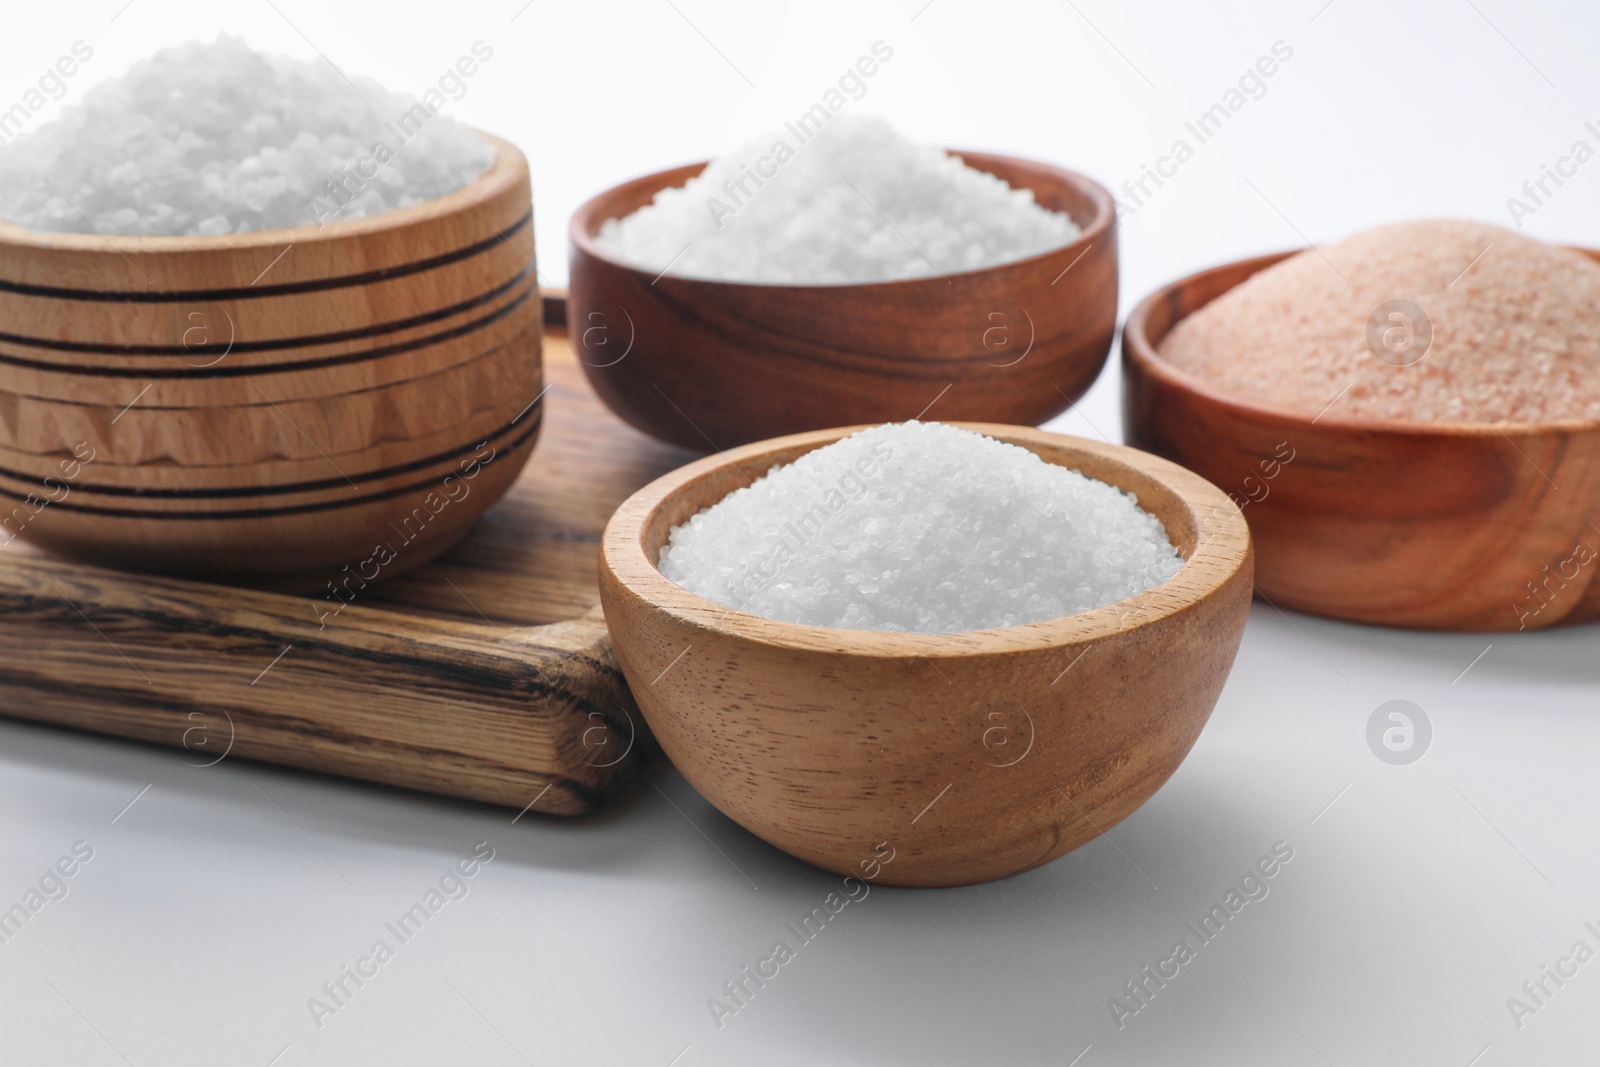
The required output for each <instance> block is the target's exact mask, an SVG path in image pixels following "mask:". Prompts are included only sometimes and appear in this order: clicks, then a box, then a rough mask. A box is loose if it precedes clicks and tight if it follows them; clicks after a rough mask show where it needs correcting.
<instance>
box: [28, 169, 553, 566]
mask: <svg viewBox="0 0 1600 1067" xmlns="http://www.w3.org/2000/svg"><path fill="white" fill-rule="evenodd" d="M489 140H490V141H491V142H492V143H493V144H494V145H495V147H496V149H497V156H496V160H495V162H494V164H493V165H491V167H490V169H489V170H488V171H487V172H485V173H484V174H483V175H482V176H480V177H479V178H478V179H476V180H475V181H474V182H472V183H470V184H469V185H467V186H466V187H464V188H463V189H462V190H461V191H460V192H459V193H458V194H451V195H450V196H447V197H443V198H440V199H437V200H432V201H428V202H426V203H422V204H417V205H414V206H412V207H408V208H403V209H400V210H398V211H394V212H389V213H386V214H383V215H379V216H374V217H372V218H366V219H355V220H350V221H343V222H335V223H332V224H330V225H327V226H325V227H322V228H304V229H295V230H277V231H266V232H260V233H249V234H232V235H227V236H222V237H113V238H106V237H102V236H100V235H98V234H91V235H70V234H69V235H62V234H39V233H32V232H29V231H25V230H21V229H19V228H17V227H15V226H8V225H0V525H3V526H4V527H5V528H6V530H7V531H8V532H10V533H16V534H20V536H22V537H24V538H27V539H29V540H32V541H34V542H36V543H38V544H41V545H44V546H47V547H49V548H50V549H51V550H52V551H55V552H57V553H59V554H63V555H69V556H73V557H75V558H79V559H82V560H85V561H89V562H94V563H98V564H102V565H107V566H116V567H122V568H130V569H139V570H147V571H154V572H160V573H168V574H179V575H186V576H191V577H206V578H220V579H241V578H252V579H257V580H261V581H267V582H271V583H275V584H281V585H285V586H292V585H297V584H298V585H302V586H307V587H313V588H314V587H317V586H320V585H322V584H323V583H324V582H326V581H327V580H328V579H330V578H337V577H338V576H339V575H340V574H341V573H342V572H343V570H344V568H346V567H347V566H349V567H358V566H360V565H361V564H362V562H363V561H364V560H366V559H367V558H369V557H370V556H371V555H372V554H373V552H374V550H375V548H376V547H377V546H378V545H379V544H380V543H382V542H383V541H384V540H385V539H387V538H389V537H391V536H392V534H391V533H390V531H391V529H394V530H400V528H401V527H403V526H405V524H406V522H407V519H408V517H410V518H411V520H412V523H413V525H419V524H421V525H427V527H428V529H427V531H426V533H425V534H423V533H420V532H416V531H412V532H413V533H415V534H416V535H415V536H406V538H405V541H406V550H405V551H404V552H403V553H400V554H399V557H398V558H397V559H396V560H394V561H392V562H390V563H389V564H387V565H386V566H387V568H388V570H389V571H391V572H394V573H398V572H399V571H400V570H403V569H406V568H409V567H414V566H418V565H420V564H422V563H425V562H426V561H427V560H428V559H429V558H431V556H432V555H434V554H437V553H438V552H440V551H443V550H444V549H445V548H447V547H449V546H450V545H451V544H453V543H455V542H456V541H457V540H459V539H460V538H461V537H462V536H463V535H464V534H465V533H466V530H467V528H468V527H469V526H470V525H471V523H472V520H473V519H474V518H475V517H476V516H477V514H478V513H480V512H481V511H482V510H483V509H484V508H485V507H487V506H488V505H489V504H491V503H492V502H493V501H494V500H495V499H497V498H498V496H499V495H500V493H501V492H503V491H504V490H505V489H506V488H507V487H509V486H510V485H511V484H512V483H513V482H514V481H515V480H516V477H517V474H518V472H519V470H520V468H521V465H522V464H523V463H524V462H525V461H526V460H527V457H528V456H529V454H530V453H531V452H532V449H533V446H534V442H535V440H536V437H537V434H538V431H539V427H540V424H541V420H542V412H541V411H540V410H539V407H538V403H537V398H538V397H539V396H540V393H541V390H542V387H543V378H542V374H541V370H540V359H539V349H540V335H541V323H540V315H539V310H540V306H541V305H540V301H539V293H538V287H537V284H536V280H535V270H534V265H533V233H532V222H531V200H530V195H531V194H530V184H529V178H528V169H527V161H526V159H524V158H523V156H522V154H521V153H520V152H519V151H518V150H517V149H516V148H515V147H513V146H512V145H510V144H508V143H506V142H504V141H500V140H498V139H495V138H489ZM480 449H481V450H482V451H479V450H480ZM486 457H487V458H486ZM469 465H470V466H471V469H472V470H473V473H472V475H471V477H472V479H474V480H473V484H472V485H471V486H470V490H471V491H470V492H462V491H461V488H460V487H461V486H462V485H463V484H464V479H465V477H466V474H465V471H466V469H467V468H468V466H469ZM442 491H443V492H449V493H451V494H452V495H454V496H455V497H456V498H455V499H452V500H451V501H450V502H449V506H448V507H447V508H440V507H438V506H437V504H438V502H439V500H440V499H441V496H440V494H441V492H442ZM41 501H48V507H44V508H40V507H39V504H40V502H41ZM418 509H422V510H421V511H420V512H419V510H418ZM423 517H425V518H426V519H427V521H426V523H422V521H421V520H422V518H423ZM402 533H403V532H402Z"/></svg>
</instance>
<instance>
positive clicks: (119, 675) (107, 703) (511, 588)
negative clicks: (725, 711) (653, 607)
mask: <svg viewBox="0 0 1600 1067" xmlns="http://www.w3.org/2000/svg"><path fill="white" fill-rule="evenodd" d="M545 309H546V315H545V317H546V323H547V327H548V329H549V333H548V335H547V337H546V340H545V347H544V359H545V373H546V376H547V380H548V381H549V383H550V388H549V392H548V393H547V395H546V396H545V398H544V399H545V405H546V407H545V424H544V429H543V431H542V434H541V438H540V440H539V444H538V448H537V450H536V451H535V452H534V455H533V458H532V460H530V461H529V463H528V466H527V469H526V470H525V471H524V472H523V473H522V476H521V478H520V479H519V481H518V482H517V484H516V486H515V487H514V488H513V489H512V490H511V492H510V493H509V494H508V495H507V496H506V497H505V498H504V499H502V500H501V501H500V503H498V504H497V505H495V506H494V507H493V508H492V509H490V511H489V512H488V513H487V514H486V515H485V516H484V517H483V518H482V519H480V520H479V522H478V524H477V526H476V527H475V528H474V529H473V531H472V533H471V534H470V535H469V536H468V538H467V539H466V540H465V541H463V542H462V543H461V544H460V545H458V546H457V547H456V548H455V549H453V550H451V551H450V552H448V553H446V554H445V555H444V556H442V557H441V558H439V559H438V560H436V561H434V562H433V563H431V564H428V565H426V566H424V567H420V568H418V569H417V570H415V571H412V572H411V573H409V574H405V575H402V576H400V577H398V578H395V579H393V580H392V581H389V582H386V583H383V584H381V585H375V586H373V587H371V588H369V589H367V590H365V591H363V592H362V593H360V595H359V596H358V597H357V599H356V600H355V601H354V602H353V603H350V604H349V605H347V606H345V607H344V608H343V609H342V610H340V611H339V612H338V613H337V614H336V615H332V616H327V617H324V614H323V613H324V612H326V611H327V610H328V609H329V608H330V607H333V606H336V605H335V604H333V603H332V602H330V601H328V600H326V599H323V598H321V597H314V596H313V597H302V596H290V595H286V594H282V593H273V592H263V591H259V590H253V589H241V588H234V587H229V586H220V585H212V584H207V583H202V582H194V581H188V580H184V579H177V578H162V577H153V576H148V575H137V574H129V573H124V572H120V571H113V570H106V569H103V568H99V567H91V566H86V565H83V564H80V563H72V562H67V561H64V560H60V559H56V558H52V557H50V556H47V555H46V554H44V553H42V552H40V551H38V550H36V549H33V548H30V547H29V546H27V545H25V544H23V543H22V542H20V541H13V542H11V543H10V544H9V545H6V546H5V547H0V714H3V715H6V716H10V717H14V718H21V719H34V720H37V721H40V722H47V723H55V724H58V725H62V726H70V727H76V728H79V729H85V730H94V731H97V732H100V733H108V734H116V735H119V736H122V737H130V738H136V739H138V740H141V741H153V742H156V743H158V744H166V745H178V746H182V747H183V748H185V749H188V750H189V752H190V755H189V756H187V757H186V759H187V760H188V762H190V763H194V764H196V765H201V764H205V763H209V762H211V761H213V760H219V759H222V758H227V759H254V760H265V761H268V762H271V763H281V764H286V765H289V766H293V767H302V768H306V769H309V770H314V771H325V772H328V773H330V774H339V775H345V776H348V777H351V778H362V779H366V780H369V781H374V782H385V783H388V784H390V785H398V786H406V787H409V788H412V789H422V790H427V791H429V792H434V793H443V794H446V795H449V796H456V797H465V798H468V799H472V800H481V801H488V802H490V803H496V804H507V805H512V806H514V807H517V808H523V807H524V806H528V807H530V808H531V809H532V810H534V811H542V812H550V813H554V814H563V815H572V814H579V813H582V812H585V811H588V810H590V809H592V808H594V807H595V806H596V805H598V804H600V803H601V802H602V801H603V800H604V799H605V798H606V797H607V796H608V795H610V794H611V793H613V792H615V791H616V790H617V789H618V788H619V787H620V786H621V785H622V784H623V783H624V782H626V781H627V779H628V778H630V777H631V776H632V775H633V774H634V772H635V771H637V769H638V768H639V766H640V765H641V763H642V762H643V761H644V760H645V759H646V758H648V757H649V755H650V754H652V753H653V752H654V751H655V745H654V741H653V740H652V739H651V738H650V736H649V733H648V731H647V729H646V727H645V725H644V720H643V719H642V718H641V717H640V715H639V713H638V710H637V708H636V707H635V705H634V703H633V698H632V697H631V696H630V695H629V693H628V689H627V685H626V684H625V683H624V681H623V679H622V675H621V673H620V672H619V671H618V670H617V667H616V664H615V663H614V662H613V660H612V656H611V644H610V638H609V637H608V636H607V634H606V628H605V620H604V618H603V617H602V615H601V613H600V608H599V606H598V605H599V593H598V590H597V588H596V567H597V562H598V553H599V540H600V532H601V530H602V529H603V528H604V527H605V523H606V520H607V519H608V518H609V517H610V515H611V512H612V511H613V510H615V508H616V507H617V505H618V504H620V503H621V502H622V501H623V500H624V499H625V498H626V497H627V496H628V495H629V494H631V493H632V492H633V491H634V490H635V489H638V488H639V487H640V486H642V485H644V484H645V483H647V482H649V481H651V480H652V479H654V478H655V477H656V476H658V475H660V474H662V473H664V472H666V471H668V470H670V469H672V468H673V467H676V466H679V465H681V464H682V463H685V462H687V461H688V460H690V459H692V458H693V454H692V453H689V452H686V451H683V450H681V449H677V448H674V447H672V446H669V445H664V444H660V443H658V442H656V441H653V440H651V439H650V438H647V437H645V436H644V435H642V434H640V433H638V432H637V431H635V430H633V429H631V428H629V427H628V426H626V425H624V424H623V423H622V422H620V421H619V420H618V419H616V418H615V417H614V416H612V415H611V414H610V412H608V411H607V410H606V409H605V408H604V407H603V406H602V405H601V404H600V402H599V401H598V400H597V399H595V396H594V394H593V393H592V392H591V391H590V389H589V387H588V384H587V382H586V381H585V380H584V377H583V372H582V368H581V367H579V366H578V364H577V361H576V359H575V358H574V356H573V353H572V349H571V347H570V346H569V344H568V343H567V338H566V334H565V329H564V326H565V304H564V302H563V301H562V300H561V299H560V298H559V297H554V298H547V299H546V305H545Z"/></svg>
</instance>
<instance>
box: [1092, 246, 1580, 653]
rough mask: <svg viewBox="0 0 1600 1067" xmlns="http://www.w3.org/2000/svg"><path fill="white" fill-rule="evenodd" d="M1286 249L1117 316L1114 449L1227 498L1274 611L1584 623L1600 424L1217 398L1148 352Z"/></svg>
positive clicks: (1452, 624)
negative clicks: (1353, 414) (1119, 436)
mask: <svg viewBox="0 0 1600 1067" xmlns="http://www.w3.org/2000/svg"><path fill="white" fill-rule="evenodd" d="M1585 251H1586V250H1585ZM1293 254H1294V253H1291V252H1283V253H1278V254H1275V255H1269V256H1260V257H1257V258H1255V259H1248V260H1244V261H1241V262H1238V263H1229V264H1226V265H1224V266H1221V267H1216V268H1213V269H1211V270H1207V271H1202V272H1200V273H1199V274H1195V275H1192V276H1191V277H1188V278H1184V279H1183V280H1181V281H1178V282H1175V283H1173V284H1172V285H1169V286H1167V287H1166V288H1164V289H1160V290H1157V291H1156V292H1154V293H1152V294H1151V295H1150V296H1148V297H1146V298H1145V300H1144V301H1142V302H1141V303H1140V304H1139V306H1138V307H1136V308H1135V309H1134V311H1133V313H1132V314H1131V315H1130V316H1129V317H1128V321H1127V323H1126V325H1125V326H1124V328H1123V335H1122V340H1123V347H1122V360H1123V361H1122V367H1123V428H1124V434H1125V436H1126V437H1127V439H1128V441H1129V443H1131V444H1133V445H1136V446H1137V447H1139V448H1143V449H1146V450H1148V451H1150V452H1154V453H1156V454H1157V455H1162V456H1166V457H1167V458H1168V459H1171V460H1173V461H1174V462H1176V463H1180V464H1182V465H1183V466H1185V467H1188V468H1189V469H1191V470H1193V471H1195V472H1196V473H1198V474H1200V475H1201V476H1203V477H1205V478H1207V479H1209V480H1210V481H1212V482H1214V483H1215V484H1217V485H1218V486H1221V487H1222V488H1223V489H1224V490H1227V491H1228V492H1229V494H1230V495H1231V496H1233V497H1234V498H1235V499H1236V500H1237V501H1240V502H1241V503H1243V505H1244V511H1245V515H1246V517H1247V518H1248V519H1249V522H1250V530H1251V533H1252V534H1253V535H1254V537H1255V541H1256V546H1257V549H1258V550H1259V552H1260V562H1259V564H1258V567H1257V574H1256V584H1257V587H1258V589H1259V590H1260V592H1261V595H1262V596H1263V597H1265V598H1267V599H1269V600H1271V601H1272V602H1273V603H1274V604H1277V605H1278V606H1280V607H1290V608H1296V609H1299V610H1301V611H1307V612H1311V613H1313V614H1317V615H1327V616H1331V617H1334V618H1339V619H1349V620H1352V621H1355V622H1368V623H1376V624H1379V625H1384V626H1404V627H1415V628H1426V629H1439V630H1519V629H1538V628H1543V627H1547V626H1554V625H1556V624H1558V623H1577V622H1588V621H1591V620H1593V619H1595V618H1600V581H1597V580H1596V573H1597V572H1600V565H1597V563H1600V561H1597V556H1600V528H1597V526H1596V524H1597V523H1600V425H1597V424H1594V423H1583V422H1551V423H1496V424H1492V425H1490V424H1465V423H1428V422H1400V421H1388V420H1378V419H1362V418H1350V417H1346V416H1342V415H1339V414H1338V413H1337V412H1336V411H1329V412H1326V413H1324V414H1323V415H1322V416H1321V417H1320V418H1316V419H1315V420H1313V417H1312V416H1309V415H1302V414H1299V413H1295V412H1283V411H1277V410H1273V409H1271V408H1267V407H1263V406H1260V405H1257V404H1253V403H1250V402H1248V401H1243V400H1238V399H1234V398H1232V397H1229V396H1226V395H1224V394H1222V393H1219V392H1217V391H1216V390H1215V389H1213V388H1212V387H1211V386H1209V385H1208V384H1207V383H1205V382H1202V381H1201V380H1199V379H1198V378H1195V377H1194V376H1192V375H1189V374H1187V373H1185V372H1183V371H1181V370H1179V369H1178V368H1176V367H1174V366H1172V365H1171V364H1170V363H1168V362H1167V361H1165V360H1164V359H1162V358H1161V356H1160V355H1159V354H1158V353H1157V348H1158V346H1159V345H1160V344H1161V341H1162V339H1163V338H1165V337H1166V335H1167V333H1168V332H1169V331H1170V330H1171V329H1172V328H1173V326H1174V325H1175V324H1176V323H1177V322H1178V320H1180V319H1181V318H1183V317H1184V316H1185V315H1189V314H1191V313H1193V312H1194V311H1195V310H1197V309H1199V308H1200V307H1203V306H1204V305H1205V304H1207V303H1209V302H1210V301H1212V300H1214V299H1216V298H1217V297H1218V296H1221V295H1222V294H1223V293H1225V292H1227V291H1228V290H1229V289H1231V288H1233V287H1234V286H1235V285H1238V284H1239V283H1240V282H1242V281H1244V280H1245V279H1246V278H1248V277H1250V276H1251V275H1252V274H1255V273H1256V272H1257V271H1260V270H1264V269H1266V268H1267V267H1269V266H1271V265H1272V264H1274V263H1277V262H1278V261H1279V260H1282V259H1285V258H1287V257H1288V256H1290V255H1293ZM1586 254H1588V255H1590V256H1592V257H1594V258H1596V259H1600V252H1593V251H1586ZM1240 357H1241V358H1248V353H1241V354H1240Z"/></svg>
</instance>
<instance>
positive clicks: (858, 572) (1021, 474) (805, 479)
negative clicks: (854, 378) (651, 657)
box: [659, 422, 1183, 633]
mask: <svg viewBox="0 0 1600 1067" xmlns="http://www.w3.org/2000/svg"><path fill="white" fill-rule="evenodd" d="M659 565H660V567H661V573H662V574H664V575H666V576H667V577H668V578H670V579H672V580H673V581H675V582H677V583H678V584H680V585H682V586H683V587H685V588H686V589H688V590H689V591H690V592H693V593H696V594H698V595H699V596H702V597H705V598H706V599H707V600H710V601H713V602H715V603H718V604H721V605H723V606H725V607H729V608H734V609H736V610H739V611H743V612H746V613H749V614H752V615H760V616H762V617H764V618H769V619H777V620H781V621H784V622H795V623H804V624H806V625H810V626H831V627H836V628H841V629H851V630H895V631H905V632H911V633H957V632H961V631H965V630H983V629H989V628H991V627H996V626H1015V625H1018V624H1020V623H1026V622H1037V621H1039V620H1042V619H1053V618H1059V617H1061V616H1064V615H1073V614H1076V613H1078V612H1081V611H1088V610H1090V609H1091V608H1097V607H1100V606H1102V605H1105V604H1112V603H1115V602H1116V601H1118V600H1122V599H1125V598H1127V597H1130V596H1133V595H1134V594H1135V593H1139V592H1143V591H1144V590H1146V589H1149V588H1151V587H1152V586H1155V585H1159V584H1160V583H1161V582H1164V581H1166V580H1167V579H1168V578H1170V577H1172V576H1173V575H1174V574H1176V573H1177V572H1178V568H1179V567H1181V566H1182V565H1183V558H1182V557H1181V556H1180V555H1179V554H1178V551H1177V550H1176V549H1175V548H1174V547H1173V546H1172V542H1171V541H1170V540H1169V539H1168V537H1167V532H1166V528H1165V527H1164V526H1162V524H1161V521H1160V520H1159V519H1157V518H1156V517H1155V516H1153V515H1151V514H1150V513H1149V512H1147V511H1144V510H1143V509H1142V508H1140V507H1139V505H1138V503H1137V501H1136V500H1135V498H1134V497H1133V495H1132V494H1131V493H1127V492H1124V491H1123V490H1121V489H1118V488H1116V487H1115V486H1111V485H1107V484H1106V483H1104V482H1100V481H1096V480H1095V479H1092V478H1088V477H1085V476H1084V475H1083V474H1080V473H1079V472H1077V471H1074V470H1069V469H1067V468H1065V467H1059V466H1055V465H1053V464H1050V463H1046V462H1045V461H1043V460H1041V459H1040V458H1039V457H1038V456H1036V455H1035V454H1034V453H1032V452H1030V451H1028V450H1027V449H1025V448H1021V447H1019V446H1017V445H1012V444H1006V443H1004V442H1001V441H996V440H994V439H993V438H990V437H985V436H983V435H981V434H976V433H972V432H971V431H968V430H961V429H957V428H955V427H953V426H945V425H942V424H940V423H919V422H907V423H893V424H889V425H884V426H876V427H873V428H872V429H870V430H864V431H862V432H860V433H857V434H854V435H852V436H850V437H847V438H844V439H843V440H841V441H837V442H835V443H834V444H831V445H828V446H827V447H825V448H819V449H817V450H815V451H813V452H808V453H807V454H805V455H804V456H802V457H800V458H799V459H797V460H795V461H794V462H793V463H790V464H788V465H786V466H782V467H776V468H773V469H772V470H770V471H768V472H767V473H766V474H765V475H764V476H763V477H761V478H760V479H758V480H757V481H755V482H754V483H752V484H751V485H749V486H748V487H745V488H741V489H737V490H735V491H734V492H732V493H730V494H729V495H728V496H726V497H725V498H723V499H722V500H721V501H719V502H718V503H716V504H714V505H712V506H711V507H709V508H706V509H705V510H704V511H701V512H699V513H698V514H696V515H693V516H691V517H690V518H689V520H688V521H687V522H685V523H683V524H682V525H680V526H677V527H675V528H674V529H673V531H672V533H671V535H670V537H669V539H668V542H667V544H666V545H665V546H664V547H663V548H662V549H661V558H660V564H659Z"/></svg>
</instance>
